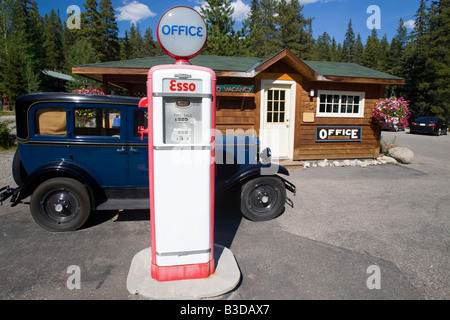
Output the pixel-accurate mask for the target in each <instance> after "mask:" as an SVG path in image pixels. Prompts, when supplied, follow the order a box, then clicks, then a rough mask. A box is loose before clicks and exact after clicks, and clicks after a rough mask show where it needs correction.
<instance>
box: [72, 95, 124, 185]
mask: <svg viewBox="0 0 450 320" xmlns="http://www.w3.org/2000/svg"><path fill="white" fill-rule="evenodd" d="M71 112H72V117H71V119H72V123H71V126H72V130H71V137H70V154H71V159H72V160H73V162H75V163H77V164H79V165H80V166H82V167H83V168H85V169H86V170H88V171H89V172H90V173H91V175H92V176H93V177H94V178H95V179H96V180H97V182H98V183H99V184H100V186H101V187H103V188H121V187H125V186H127V185H128V159H127V157H128V153H127V145H126V138H127V136H126V134H127V133H126V130H125V127H126V126H125V124H126V116H127V114H126V106H123V105H111V104H108V105H106V104H92V103H85V104H83V103H77V104H72V108H71Z"/></svg>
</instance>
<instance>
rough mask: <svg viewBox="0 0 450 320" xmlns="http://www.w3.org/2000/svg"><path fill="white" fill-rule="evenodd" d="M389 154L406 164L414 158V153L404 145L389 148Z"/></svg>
mask: <svg viewBox="0 0 450 320" xmlns="http://www.w3.org/2000/svg"><path fill="white" fill-rule="evenodd" d="M389 154H390V155H391V157H392V158H394V159H396V160H397V161H398V162H400V163H405V164H408V163H411V161H412V160H413V159H414V153H413V152H412V151H411V150H409V149H408V148H405V147H395V148H390V149H389Z"/></svg>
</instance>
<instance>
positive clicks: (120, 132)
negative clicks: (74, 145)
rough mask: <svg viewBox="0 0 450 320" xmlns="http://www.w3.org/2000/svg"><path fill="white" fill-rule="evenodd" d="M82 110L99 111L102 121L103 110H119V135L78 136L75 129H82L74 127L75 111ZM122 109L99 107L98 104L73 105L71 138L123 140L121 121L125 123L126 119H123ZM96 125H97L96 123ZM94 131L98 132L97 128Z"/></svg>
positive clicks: (112, 106) (106, 106)
mask: <svg viewBox="0 0 450 320" xmlns="http://www.w3.org/2000/svg"><path fill="white" fill-rule="evenodd" d="M82 109H85V110H87V109H98V110H101V112H102V119H103V116H104V110H105V109H109V110H119V114H120V119H121V120H120V122H121V125H120V126H119V127H118V128H119V134H118V135H115V134H114V135H84V134H78V132H77V128H82V127H77V126H76V117H77V116H76V114H75V113H76V110H82ZM123 111H124V110H123V109H122V108H120V107H119V106H118V105H103V104H101V105H99V104H81V103H80V104H74V106H73V109H72V112H73V113H72V114H73V117H72V120H71V122H72V123H71V125H72V127H73V137H74V138H75V139H113V140H119V139H123V138H124V135H125V133H122V131H123V129H122V127H123V126H122V121H126V119H123V114H122V113H123ZM96 124H97V123H96ZM96 129H97V130H98V128H97V127H96ZM105 129H106V128H100V130H105ZM108 129H113V128H112V127H111V128H108Z"/></svg>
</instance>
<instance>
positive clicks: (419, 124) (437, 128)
mask: <svg viewBox="0 0 450 320" xmlns="http://www.w3.org/2000/svg"><path fill="white" fill-rule="evenodd" d="M410 132H411V133H429V134H434V135H437V136H440V135H447V134H448V122H447V121H442V120H440V119H439V118H438V117H419V118H417V119H416V120H414V121H413V122H412V123H411V126H410Z"/></svg>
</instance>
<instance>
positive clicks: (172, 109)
mask: <svg viewBox="0 0 450 320" xmlns="http://www.w3.org/2000/svg"><path fill="white" fill-rule="evenodd" d="M201 105H202V99H201V98H190V99H187V98H183V99H179V98H164V102H163V109H164V111H163V112H164V129H163V130H164V143H165V144H199V143H201V142H202V108H201Z"/></svg>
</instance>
